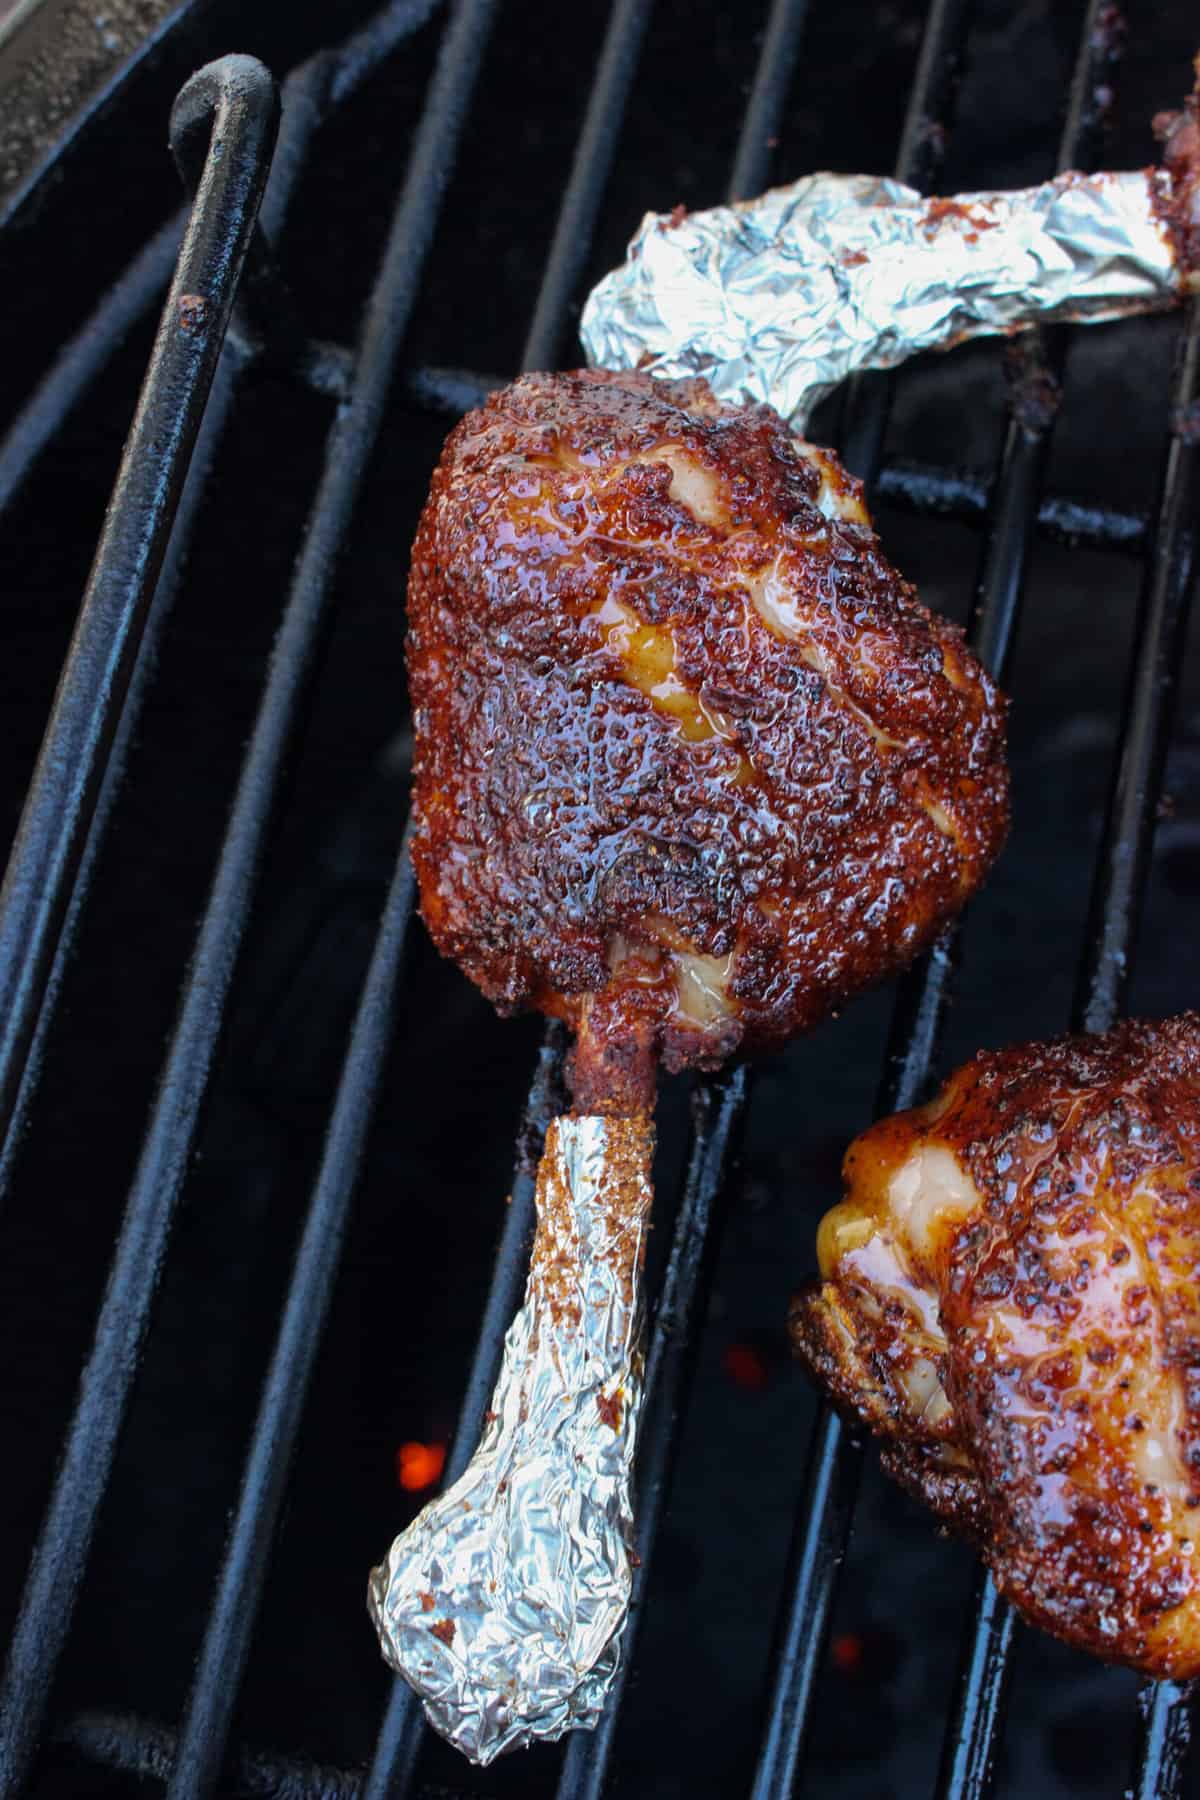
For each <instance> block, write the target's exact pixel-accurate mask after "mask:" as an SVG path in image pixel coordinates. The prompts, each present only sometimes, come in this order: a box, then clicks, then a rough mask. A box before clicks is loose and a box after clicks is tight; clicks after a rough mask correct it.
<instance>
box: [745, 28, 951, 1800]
mask: <svg viewBox="0 0 1200 1800" xmlns="http://www.w3.org/2000/svg"><path fill="white" fill-rule="evenodd" d="M966 22H967V8H966V6H965V5H964V4H961V3H959V0H937V3H935V4H934V6H932V7H931V9H930V12H929V15H928V20H927V23H926V28H925V36H924V38H923V40H922V44H921V51H920V56H919V59H918V64H917V72H916V76H915V78H914V84H913V89H912V94H911V97H910V101H909V106H908V110H907V113H906V117H905V124H904V129H903V132H902V135H901V141H900V148H899V152H898V156H897V165H896V174H897V177H898V179H900V180H901V181H907V182H909V183H911V184H914V185H919V186H921V187H923V188H925V189H928V188H930V187H931V186H932V184H933V182H934V181H935V180H936V176H937V170H938V167H939V164H940V155H941V149H942V146H943V143H944V135H945V132H944V126H943V124H942V122H941V121H942V120H943V119H944V118H945V117H946V116H947V114H948V112H949V110H950V108H951V106H952V103H953V98H954V92H955V88H956V85H957V79H958V68H959V61H960V57H961V51H962V43H963V38H964V35H965V30H966ZM850 388H851V391H850V392H849V393H848V395H847V401H846V406H845V410H844V415H843V417H844V432H843V453H844V456H845V459H846V461H847V463H848V464H849V465H850V467H852V468H853V469H854V470H855V472H856V473H857V474H859V475H860V476H862V477H864V478H865V479H866V480H867V483H868V486H873V483H874V477H875V475H876V473H877V471H878V468H879V463H880V459H881V456H882V449H883V438H884V432H885V430H886V426H887V416H888V410H889V406H890V396H891V383H890V381H886V380H880V379H879V378H876V379H874V380H868V381H862V380H859V381H856V382H853V383H851V384H850ZM955 942H956V936H955V934H954V933H953V932H950V933H948V934H947V935H946V936H945V937H944V938H943V939H942V940H941V941H940V942H939V943H938V944H936V945H935V946H934V948H933V949H932V950H931V951H930V952H929V954H928V955H927V956H926V957H925V958H923V959H922V960H921V962H920V963H919V964H918V965H917V966H916V967H915V968H914V969H913V970H912V971H911V972H910V974H909V975H908V976H907V977H906V978H905V979H904V980H903V981H902V982H901V984H900V990H899V994H898V997H897V1004H896V1011H895V1015H894V1018H893V1023H892V1027H891V1031H890V1034H889V1039H888V1047H887V1051H886V1053H885V1059H884V1073H883V1078H882V1082H881V1087H880V1093H879V1097H878V1101H877V1110H879V1111H892V1110H894V1109H895V1108H896V1107H897V1106H903V1105H910V1104H911V1103H912V1102H911V1100H910V1099H909V1098H908V1095H909V1092H910V1091H911V1092H912V1094H913V1095H914V1097H915V1093H916V1090H917V1089H918V1088H919V1086H920V1084H921V1083H922V1081H923V1080H924V1079H925V1075H926V1072H927V1070H928V1066H929V1062H930V1060H931V1058H932V1056H933V1053H934V1049H935V1047H936V1041H937V1034H938V1030H939V1028H940V1023H941V1018H942V1013H943V1009H944V1004H945V999H946V996H947V994H948V992H949V985H950V980H951V977H952V975H953V971H954V967H955V960H956V952H955ZM861 1463H862V1448H861V1445H860V1443H859V1441H858V1440H857V1439H856V1438H854V1437H852V1436H851V1435H850V1433H849V1432H848V1431H847V1430H846V1428H845V1426H844V1425H843V1424H842V1422H841V1420H840V1419H839V1418H838V1416H837V1414H836V1413H834V1412H833V1410H832V1409H831V1408H830V1407H828V1406H826V1405H824V1404H822V1405H821V1407H820V1408H819V1410H818V1415H817V1421H816V1424H815V1426H814V1429H813V1436H812V1443H811V1448H810V1451H809V1457H808V1464H807V1468H806V1471H805V1476H804V1485H803V1488H802V1495H801V1501H800V1505H799V1508H798V1510H797V1514H796V1523H795V1527H794V1530H793V1537H792V1543H791V1547H790V1550H789V1553H788V1562H787V1570H786V1573H785V1576H784V1587H785V1593H786V1599H785V1601H784V1604H783V1606H782V1608H781V1610H780V1613H779V1615H778V1616H777V1619H776V1623H775V1632H774V1638H773V1649H772V1653H771V1665H770V1666H771V1668H772V1671H773V1673H772V1677H771V1682H770V1689H769V1693H768V1696H767V1701H766V1706H765V1721H764V1725H763V1732H762V1738H761V1741H760V1745H759V1752H758V1758H757V1761H756V1764H755V1769H754V1777H753V1781H752V1784H751V1794H752V1796H753V1800H777V1797H778V1796H780V1795H786V1794H790V1793H791V1791H792V1789H793V1786H794V1785H795V1781H796V1777H797V1772H798V1770H799V1766H800V1758H801V1755H802V1751H803V1745H804V1739H805V1735H806V1732H807V1728H808V1723H809V1718H810V1714H811V1706H812V1698H813V1694H814V1691H815V1686H816V1677H817V1674H818V1672H819V1669H820V1666H821V1661H822V1658H823V1655H824V1645H825V1637H826V1633H827V1631H828V1627H829V1621H830V1616H831V1611H832V1605H833V1596H834V1592H835V1589H836V1584H837V1579H838V1572H839V1570H840V1567H841V1564H842V1561H843V1559H844V1557H845V1553H846V1546H847V1544H848V1543H849V1539H850V1530H851V1525H852V1522H853V1517H854V1505H855V1501H856V1499H857V1495H858V1482H859V1473H860V1469H861Z"/></svg>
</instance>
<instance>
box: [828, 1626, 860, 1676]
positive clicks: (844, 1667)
mask: <svg viewBox="0 0 1200 1800" xmlns="http://www.w3.org/2000/svg"><path fill="white" fill-rule="evenodd" d="M862 1659H863V1641H862V1639H861V1638H860V1637H859V1636H858V1633H857V1632H854V1631H843V1632H842V1634H841V1636H840V1637H835V1638H834V1640H833V1666H834V1668H835V1669H840V1670H841V1672H842V1674H843V1675H853V1674H854V1672H855V1670H856V1669H857V1668H858V1667H859V1665H860V1664H861V1662H862Z"/></svg>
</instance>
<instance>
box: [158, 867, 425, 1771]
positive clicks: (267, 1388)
mask: <svg viewBox="0 0 1200 1800" xmlns="http://www.w3.org/2000/svg"><path fill="white" fill-rule="evenodd" d="M413 892H414V878H413V872H412V864H411V862H410V861H409V856H408V834H407V833H406V834H405V841H404V844H403V846H402V848H401V850H400V854H399V858H398V860H397V864H396V872H395V875H394V877H393V880H392V885H391V888H390V890H389V893H388V897H387V902H386V904H385V906H384V911H383V918H382V922H381V924H380V928H379V934H378V936H377V937H376V940H375V948H374V952H373V954H372V957H371V964H370V968H369V969H368V971H367V977H366V980H365V982H364V984H363V990H362V998H361V1000H360V1001H359V1006H358V1012H357V1015H356V1017H355V1020H354V1026H353V1029H352V1032H351V1036H350V1047H349V1049H348V1050H347V1052H346V1060H345V1063H344V1065H343V1068H342V1074H341V1079H340V1081H339V1082H338V1090H337V1097H336V1099H335V1101H334V1106H333V1113H332V1116H331V1118H330V1121H329V1130H328V1133H327V1134H326V1138H325V1147H324V1151H323V1153H322V1157H321V1166H320V1170H319V1172H318V1174H317V1179H316V1183H315V1185H314V1187H313V1192H312V1199H311V1201H310V1202H309V1207H308V1214H307V1217H306V1220H305V1224H304V1231H303V1235H302V1236H301V1239H300V1245H299V1249H298V1250H297V1252H296V1262H295V1268H294V1270H293V1272H292V1276H291V1280H290V1281H289V1283H288V1292H287V1300H286V1302H285V1304H284V1310H283V1318H282V1321H281V1323H280V1327H279V1335H278V1337H277V1338H276V1341H275V1348H274V1351H273V1353H272V1356H271V1364H270V1368H269V1370H268V1372H267V1378H266V1381H265V1382H264V1384H263V1392H262V1400H261V1402H260V1404H259V1410H258V1418H257V1420H256V1422H255V1426H254V1435H253V1437H252V1439H251V1444H250V1450H249V1453H248V1455H247V1457H246V1466H245V1471H244V1474H243V1477H242V1487H241V1492H240V1494H239V1496H238V1503H237V1509H236V1511H235V1513H234V1518H233V1524H232V1527H231V1529H230V1533H229V1541H228V1544H227V1545H226V1548H225V1556H224V1560H223V1562H222V1566H221V1573H220V1576H219V1578H218V1581H217V1591H216V1597H215V1599H214V1601H213V1605H212V1609H211V1611H210V1613H209V1618H208V1625H207V1628H206V1630H205V1634H204V1643H203V1645H202V1647H201V1650H200V1657H199V1661H198V1663H197V1667H196V1676H195V1681H194V1683H193V1686H192V1692H191V1696H190V1698H189V1700H188V1705H187V1710H186V1712H185V1714H184V1719H183V1724H182V1725H181V1727H180V1733H179V1749H178V1754H177V1756H176V1760H175V1764H174V1768H173V1772H172V1775H171V1780H170V1785H169V1787H168V1789H167V1794H168V1800H200V1796H202V1795H205V1794H209V1793H211V1792H212V1790H213V1787H214V1785H215V1783H216V1780H217V1777H218V1776H219V1774H220V1772H221V1765H222V1761H223V1758H224V1754H225V1745H226V1741H227V1739H228V1736H229V1723H230V1720H231V1718H232V1716H233V1710H234V1707H235V1705H236V1704H237V1697H238V1691H239V1689H240V1686H241V1678H242V1671H243V1669H244V1667H245V1663H246V1655H247V1652H248V1650H249V1648H250V1637H251V1633H252V1632H253V1629H254V1622H255V1619H256V1618H257V1616H258V1607H259V1602H260V1600H261V1597H262V1587H263V1582H264V1580H265V1578H266V1571H267V1562H268V1557H269V1554H270V1548H271V1538H272V1534H273V1532H274V1528H275V1522H276V1520H277V1518H278V1515H279V1508H280V1505H281V1504H282V1501H283V1496H284V1492H285V1489H286V1486H287V1479H288V1475H289V1473H290V1470H291V1464H292V1457H293V1454H294V1451H295V1444H296V1433H297V1430H298V1429H299V1425H300V1419H301V1416H302V1414H303V1411H304V1405H305V1401H306V1399H307V1397H308V1387H309V1382H310V1380H311V1377H312V1370H313V1365H314V1363H315V1361H316V1357H317V1349H318V1346H319V1344H320V1342H321V1336H322V1333H323V1331H324V1327H325V1319H326V1315H327V1313H328V1310H329V1301H330V1297H331V1296H332V1293H333V1284H334V1277H335V1275H336V1273H337V1268H338V1263H339V1260H340V1257H341V1251H342V1243H343V1240H344V1238H345V1233H346V1220H347V1216H348V1214H349V1210H350V1201H351V1198H352V1196H353V1193H354V1190H355V1186H356V1185H357V1181H358V1171H359V1167H360V1165H361V1162H362V1156H363V1150H364V1147H365V1145H366V1141H367V1133H368V1131H369V1129H370V1125H371V1118H372V1115H373V1113H374V1109H375V1096H376V1092H377V1090H378V1087H379V1082H380V1079H381V1077H382V1074H383V1068H384V1063H385V1060H386V1057H387V1052H388V1046H389V1044H390V1042H391V1039H392V1030H393V1024H394V1014H395V1002H396V989H397V985H398V982H399V978H400V968H401V963H402V959H403V955H404V946H405V940H406V938H407V935H408V927H409V922H410V920H411V918H412V911H413Z"/></svg>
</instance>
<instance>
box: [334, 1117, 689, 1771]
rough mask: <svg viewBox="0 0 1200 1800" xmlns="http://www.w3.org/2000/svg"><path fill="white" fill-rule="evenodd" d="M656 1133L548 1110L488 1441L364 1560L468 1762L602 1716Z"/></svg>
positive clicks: (619, 1601) (428, 1703) (404, 1647)
mask: <svg viewBox="0 0 1200 1800" xmlns="http://www.w3.org/2000/svg"><path fill="white" fill-rule="evenodd" d="M653 1142H654V1133H653V1126H652V1124H651V1122H650V1121H649V1119H616V1118H601V1117H595V1116H588V1117H582V1118H574V1117H567V1118H563V1119H558V1120H556V1121H554V1123H553V1124H552V1125H551V1126H550V1130H549V1132H548V1134H547V1139H546V1149H545V1153H544V1155H543V1157H542V1161H541V1164H540V1166H539V1169H538V1183H537V1215H538V1223H537V1232H536V1236H535V1239H534V1246H533V1252H532V1255H531V1258H530V1268H529V1277H528V1282H527V1285H526V1291H525V1299H524V1303H523V1305H522V1307H521V1310H520V1311H519V1312H518V1314H517V1316H516V1318H515V1319H514V1320H513V1323H512V1325H511V1327H510V1328H509V1332H508V1335H507V1337H506V1339H505V1345H504V1356H503V1361H502V1365H501V1370H500V1374H499V1377H498V1379H497V1382H496V1387H495V1391H494V1393H493V1395H492V1402H491V1407H490V1408H489V1411H488V1414H487V1418H486V1423H485V1427H484V1432H483V1436H482V1438H481V1440H480V1443H479V1447H478V1449H477V1450H476V1452H475V1454H474V1456H473V1457H472V1459H471V1462H470V1463H469V1464H468V1466H467V1469H466V1470H465V1472H464V1473H463V1475H462V1476H461V1477H460V1478H459V1480H458V1481H456V1482H455V1483H454V1485H453V1486H452V1487H451V1488H449V1489H448V1490H447V1492H446V1493H444V1494H442V1495H440V1496H439V1497H438V1498H437V1499H435V1500H433V1501H431V1502H430V1504H429V1505H428V1506H426V1507H425V1508H424V1510H423V1511H422V1512H421V1513H420V1514H419V1515H418V1517H417V1518H416V1519H415V1520H414V1521H413V1523H412V1524H411V1525H410V1526H409V1527H408V1529H407V1530H406V1531H404V1532H402V1533H401V1534H400V1536H399V1537H398V1538H397V1539H396V1540H395V1542H394V1543H393V1545H392V1547H391V1549H390V1551H389V1552H388V1555H387V1556H386V1558H385V1559H384V1561H383V1562H382V1563H381V1564H380V1565H379V1567H378V1568H376V1569H374V1570H372V1572H371V1577H370V1582H369V1587H368V1608H369V1610H370V1613H371V1617H372V1619H373V1620H374V1623H375V1626H376V1629H377V1631H378V1633H379V1638H380V1643H381V1646H382V1648H383V1653H384V1655H385V1657H386V1658H387V1660H388V1662H389V1663H390V1664H391V1665H392V1667H393V1668H394V1669H395V1670H396V1671H397V1673H399V1674H400V1675H403V1676H404V1678H405V1679H406V1680H407V1681H408V1682H409V1683H410V1685H411V1686H412V1687H413V1688H414V1689H415V1690H416V1692H417V1693H418V1694H419V1695H420V1697H421V1699H422V1701H423V1704H424V1707H425V1712H426V1716H427V1717H428V1719H429V1721H430V1723H431V1724H432V1725H433V1727H434V1728H435V1730H437V1731H439V1732H440V1733H441V1735H442V1736H443V1737H445V1738H447V1739H449V1741H450V1742H451V1743H453V1744H454V1745H455V1746H456V1747H457V1748H458V1749H460V1750H461V1751H463V1753H464V1754H465V1755H467V1756H468V1757H470V1759H471V1760H472V1761H474V1762H477V1763H481V1764H482V1763H489V1762H491V1761H492V1760H493V1759H494V1758H495V1757H496V1756H498V1755H500V1754H501V1753H502V1752H503V1751H507V1750H513V1749H517V1748H519V1747H521V1746H523V1745H526V1744H529V1743H532V1742H534V1741H536V1740H539V1739H541V1740H549V1739H553V1738H557V1737H560V1736H561V1735H562V1734H563V1733H564V1732H565V1731H569V1730H572V1729H575V1728H578V1727H581V1726H582V1727H591V1726H594V1725H595V1724H596V1722H597V1720H598V1719H599V1716H600V1713H601V1710H602V1708H603V1705H604V1701H605V1698H606V1696H607V1693H608V1691H609V1689H610V1687H611V1685H612V1681H613V1677H614V1676H615V1674H616V1670H617V1666H618V1659H619V1653H620V1639H621V1633H622V1631H623V1629H624V1625H625V1620H626V1617H627V1614H628V1608H629V1596H630V1589H631V1585H632V1570H631V1564H630V1557H629V1549H630V1544H631V1542H632V1530H633V1522H632V1514H631V1505H630V1477H631V1470H632V1461H633V1448H634V1441H635V1437H636V1429H637V1418H638V1411H639V1407H640V1404H641V1397H642V1351H641V1318H640V1301H639V1286H640V1282H639V1278H640V1274H641V1266H642V1259H643V1251H644V1240H645V1232H646V1226H647V1222H648V1215H649V1209H650V1201H651V1186H650V1167H651V1158H652V1155H653Z"/></svg>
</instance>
